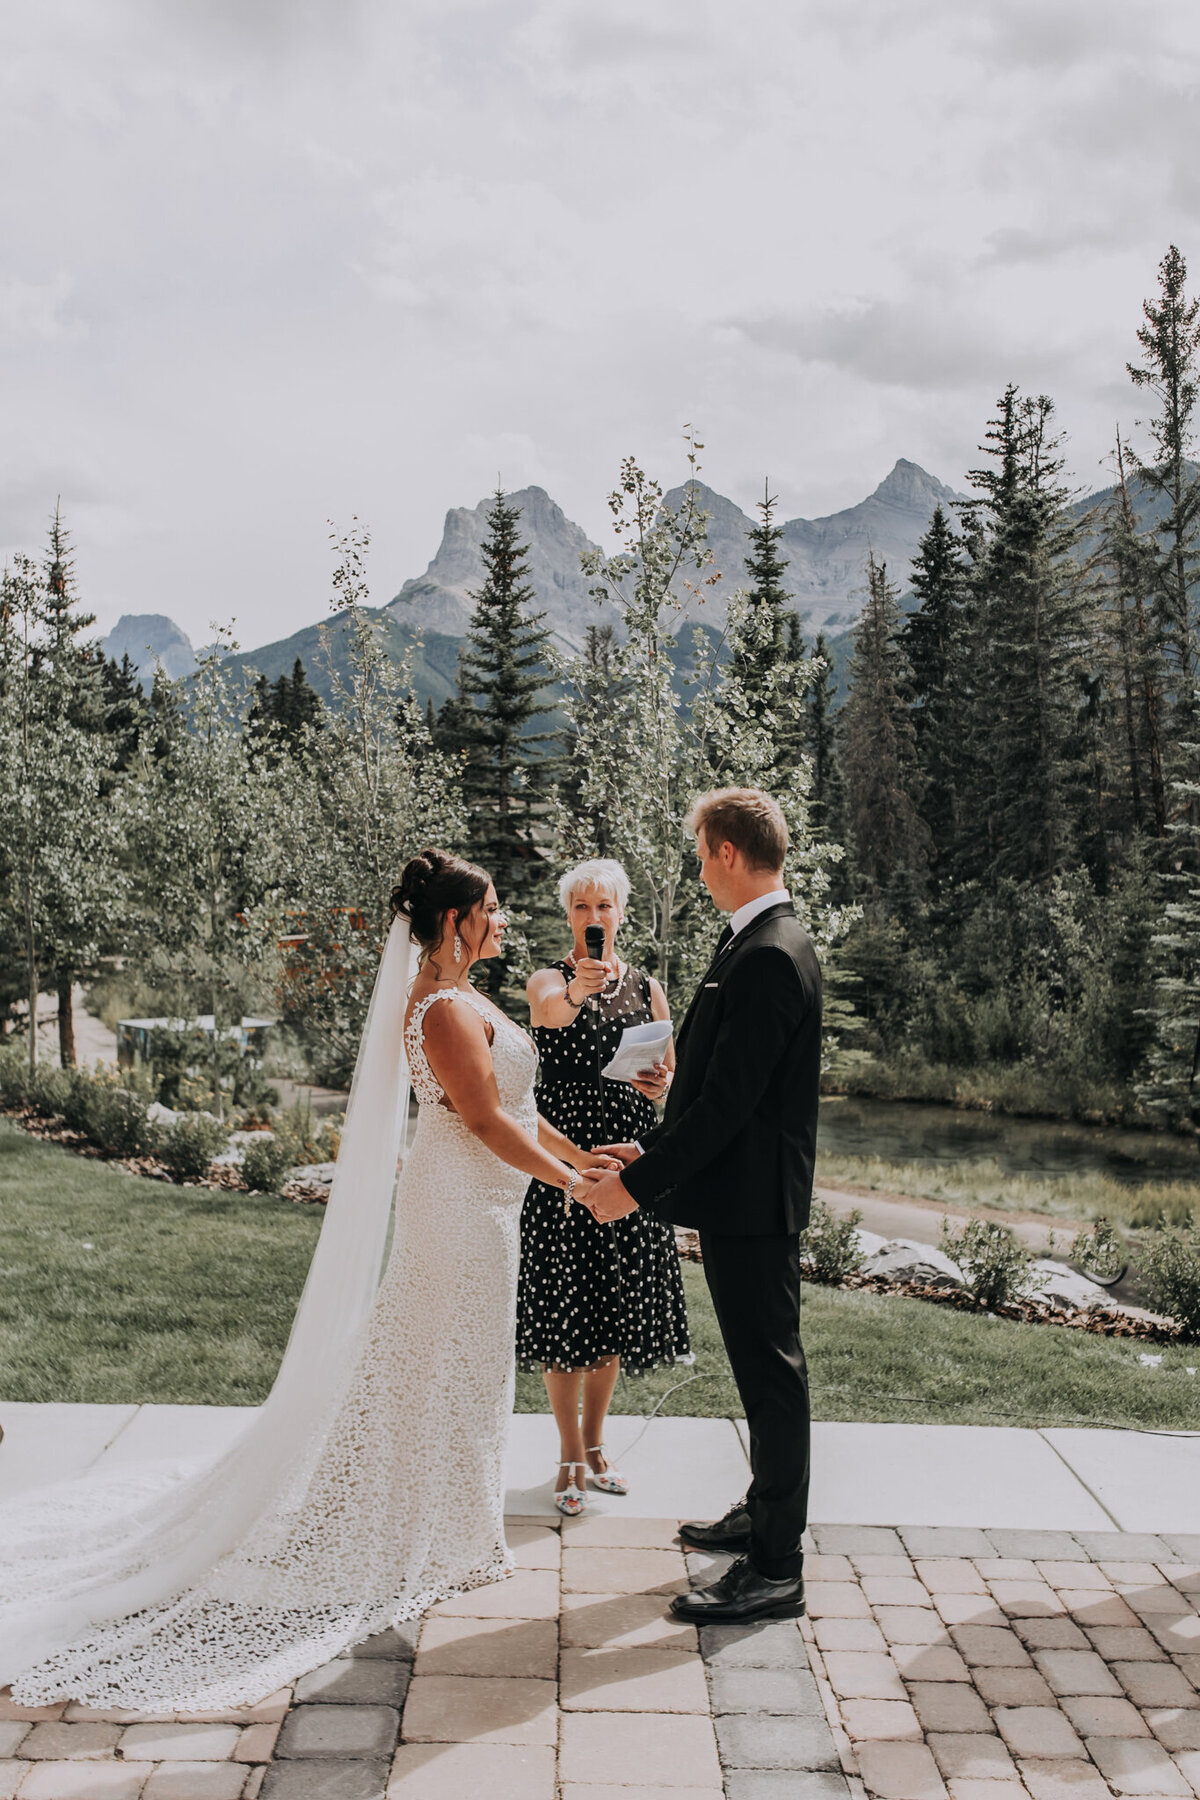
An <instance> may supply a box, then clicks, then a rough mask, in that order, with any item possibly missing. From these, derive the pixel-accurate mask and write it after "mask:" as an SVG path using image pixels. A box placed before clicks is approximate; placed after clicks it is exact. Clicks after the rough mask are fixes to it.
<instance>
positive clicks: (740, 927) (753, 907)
mask: <svg viewBox="0 0 1200 1800" xmlns="http://www.w3.org/2000/svg"><path fill="white" fill-rule="evenodd" d="M791 897H792V896H791V895H790V894H789V893H788V891H787V889H786V888H782V887H780V888H772V889H771V892H770V893H769V894H760V895H759V896H758V899H757V900H747V902H746V904H745V906H739V907H738V909H737V911H736V912H735V913H734V914H733V916H732V917H731V919H730V921H729V929H730V931H732V933H733V935H734V937H736V936H737V934H738V932H739V931H745V929H746V927H747V925H748V924H749V923H750V921H751V919H757V917H758V915H759V913H761V912H766V910H767V908H768V906H780V905H782V903H783V902H784V901H785V900H790V899H791Z"/></svg>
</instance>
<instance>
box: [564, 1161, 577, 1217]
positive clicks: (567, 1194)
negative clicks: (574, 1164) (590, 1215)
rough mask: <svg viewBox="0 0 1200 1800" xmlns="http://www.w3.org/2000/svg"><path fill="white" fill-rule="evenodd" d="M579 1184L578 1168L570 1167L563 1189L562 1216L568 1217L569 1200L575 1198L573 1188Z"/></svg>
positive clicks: (569, 1214) (569, 1212)
mask: <svg viewBox="0 0 1200 1800" xmlns="http://www.w3.org/2000/svg"><path fill="white" fill-rule="evenodd" d="M578 1186H579V1170H578V1169H572V1170H571V1173H570V1175H569V1176H568V1177H567V1185H566V1187H565V1188H564V1189H563V1217H564V1218H568V1219H569V1218H570V1216H571V1202H572V1201H573V1200H574V1198H575V1189H576V1188H577V1187H578Z"/></svg>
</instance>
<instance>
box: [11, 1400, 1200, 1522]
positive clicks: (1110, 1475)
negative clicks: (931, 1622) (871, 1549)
mask: <svg viewBox="0 0 1200 1800" xmlns="http://www.w3.org/2000/svg"><path fill="white" fill-rule="evenodd" d="M252 1417H253V1412H252V1409H250V1408H247V1407H237V1406H228V1407H221V1406H31V1405H17V1404H9V1405H5V1406H0V1421H2V1422H3V1424H4V1427H5V1430H6V1432H7V1436H6V1438H5V1441H4V1444H3V1446H0V1497H3V1496H5V1495H8V1494H13V1493H17V1492H19V1491H20V1490H22V1489H25V1488H30V1487H36V1486H39V1485H42V1484H44V1483H46V1482H48V1481H55V1480H62V1479H65V1478H67V1477H73V1476H76V1475H82V1474H85V1473H86V1472H87V1471H89V1470H102V1471H107V1470H110V1469H112V1468H114V1467H117V1466H120V1465H121V1464H125V1463H130V1462H136V1461H140V1460H146V1459H154V1458H159V1457H163V1458H177V1457H190V1456H207V1455H212V1456H215V1455H217V1454H218V1453H219V1452H220V1451H221V1450H223V1449H225V1448H226V1447H227V1446H228V1445H230V1444H232V1443H233V1442H235V1441H236V1438H237V1436H238V1433H239V1432H240V1431H242V1430H244V1429H245V1427H246V1425H247V1423H248V1422H249V1420H250V1419H251V1418H252ZM608 1439H609V1447H610V1450H611V1452H612V1456H613V1460H614V1461H615V1462H617V1463H618V1464H619V1465H620V1466H621V1467H622V1469H623V1470H624V1471H625V1473H626V1474H627V1475H628V1477H629V1479H630V1482H631V1484H632V1488H633V1493H632V1495H631V1502H632V1504H633V1505H634V1506H636V1510H637V1513H638V1516H639V1517H641V1518H657V1519H680V1518H703V1517H706V1516H708V1515H711V1514H717V1513H720V1512H723V1511H724V1509H725V1507H726V1506H727V1505H728V1504H729V1501H730V1500H731V1499H736V1498H737V1496H738V1495H739V1494H740V1493H742V1492H743V1491H744V1489H745V1486H746V1481H747V1468H748V1458H747V1445H746V1441H745V1427H744V1424H743V1423H742V1422H740V1421H737V1420H730V1419H690V1418H681V1419H667V1418H658V1419H652V1420H650V1421H649V1422H647V1421H645V1420H642V1419H638V1418H636V1417H631V1416H629V1415H627V1414H626V1415H620V1416H615V1417H613V1418H611V1419H610V1420H609V1427H608ZM557 1457H558V1439H557V1436H556V1434H555V1431H554V1426H553V1422H552V1420H551V1419H550V1418H549V1417H548V1416H547V1415H545V1414H542V1413H524V1414H518V1415H517V1416H516V1417H515V1418H514V1419H513V1428H512V1434H511V1438H510V1443H509V1453H508V1467H507V1487H508V1494H507V1509H508V1511H509V1513H510V1514H512V1515H514V1516H518V1517H522V1518H537V1517H545V1518H556V1517H557V1514H555V1513H554V1509H553V1506H552V1503H551V1500H550V1478H551V1473H552V1470H553V1466H554V1464H555V1462H556V1461H557ZM629 1510H630V1502H625V1501H621V1500H619V1499H612V1498H609V1497H606V1496H604V1495H597V1496H596V1497H595V1501H594V1504H593V1511H595V1512H597V1513H599V1514H600V1515H605V1514H612V1515H614V1516H617V1517H622V1516H624V1514H625V1513H626V1512H628V1511H629ZM811 1516H812V1518H813V1519H814V1520H815V1521H817V1522H818V1523H837V1524H843V1525H944V1526H960V1525H961V1526H974V1527H978V1528H981V1529H988V1528H991V1527H997V1528H1001V1529H1006V1530H1042V1531H1083V1532H1091V1531H1135V1532H1136V1531H1141V1532H1200V1431H1198V1432H1197V1434H1196V1435H1194V1436H1188V1435H1185V1434H1180V1433H1160V1432H1144V1431H1087V1430H1080V1431H1070V1430H1044V1431H1031V1430H1021V1429H1017V1428H1010V1427H992V1426H983V1425H839V1424H818V1425H816V1426H814V1427H813V1491H812V1507H811Z"/></svg>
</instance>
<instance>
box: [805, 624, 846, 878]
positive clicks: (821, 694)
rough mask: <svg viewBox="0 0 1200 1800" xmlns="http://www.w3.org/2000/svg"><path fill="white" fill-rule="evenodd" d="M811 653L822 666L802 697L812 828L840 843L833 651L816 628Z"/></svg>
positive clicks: (840, 791)
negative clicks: (804, 713) (804, 696)
mask: <svg viewBox="0 0 1200 1800" xmlns="http://www.w3.org/2000/svg"><path fill="white" fill-rule="evenodd" d="M813 656H814V657H815V658H816V659H817V660H818V661H819V662H820V664H821V667H820V670H819V671H818V673H817V674H816V675H815V676H814V678H813V680H812V681H811V683H810V684H809V689H808V693H807V695H806V700H805V712H806V719H805V745H804V747H805V750H806V751H807V754H808V756H809V758H810V761H811V765H812V791H811V794H810V796H809V800H810V805H811V807H812V820H813V828H814V830H817V831H819V832H820V833H821V835H822V836H823V837H825V838H826V839H827V840H829V841H830V842H832V843H840V842H841V841H842V837H843V834H844V830H845V817H844V815H845V798H846V795H845V783H844V781H843V778H842V765H841V758H840V754H839V750H838V728H837V713H836V711H835V706H836V702H837V686H836V683H835V681H834V675H833V652H832V650H831V649H830V647H829V640H828V638H827V637H826V636H825V633H824V632H823V631H818V633H817V636H816V641H815V642H814V644H813Z"/></svg>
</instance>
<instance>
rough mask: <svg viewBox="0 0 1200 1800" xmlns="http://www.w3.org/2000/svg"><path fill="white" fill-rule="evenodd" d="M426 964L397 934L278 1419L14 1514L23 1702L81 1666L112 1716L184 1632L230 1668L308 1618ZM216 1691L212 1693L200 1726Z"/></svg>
mask: <svg viewBox="0 0 1200 1800" xmlns="http://www.w3.org/2000/svg"><path fill="white" fill-rule="evenodd" d="M411 963H412V942H411V936H410V932H409V927H408V923H407V921H405V920H404V919H400V918H397V919H396V920H395V921H394V922H393V924H392V926H391V929H390V931H389V933H388V938H387V943H386V945H385V948H384V954H383V958H382V960H381V963H380V966H379V972H378V974H377V976H376V981H375V987H374V991H373V993H372V996H371V1003H370V1008H369V1010H368V1013H367V1021H366V1027H365V1029H364V1032H363V1037H362V1042H361V1044H360V1047H359V1053H358V1059H357V1063H356V1066H355V1071H354V1079H353V1082H352V1085H351V1090H350V1099H349V1104H348V1106H347V1111H346V1122H345V1127H344V1130H343V1133H342V1140H341V1146H340V1150H339V1154H338V1159H337V1165H336V1169H335V1173H334V1179H333V1186H332V1190H331V1192H330V1196H329V1202H328V1205H327V1207H326V1210H325V1217H324V1220H323V1222H322V1226H321V1234H320V1237H319V1239H318V1242H317V1248H316V1251H315V1253H314V1255H313V1259H312V1264H311V1266H310V1269H309V1273H308V1279H307V1281H306V1282H305V1285H304V1291H303V1294H302V1296H301V1299H300V1304H299V1307H298V1309H297V1312H296V1316H295V1320H294V1322H293V1325H292V1331H291V1336H290V1338H289V1340H288V1346H287V1350H286V1352H285V1354H284V1358H283V1362H282V1364H281V1365H280V1369H279V1373H278V1375H277V1376H276V1379H275V1384H274V1386H273V1387H272V1389H271V1393H270V1396H269V1398H268V1399H267V1401H266V1403H265V1405H264V1406H263V1407H262V1408H261V1409H260V1410H259V1411H258V1413H257V1414H254V1415H251V1418H250V1421H249V1423H248V1424H247V1426H246V1428H245V1430H244V1431H243V1432H242V1433H241V1434H240V1436H239V1437H238V1439H237V1441H236V1443H235V1444H234V1445H233V1447H232V1448H231V1449H230V1450H228V1451H227V1452H226V1453H225V1454H224V1455H222V1456H221V1457H220V1458H219V1460H217V1461H216V1462H215V1463H213V1462H211V1460H210V1461H209V1462H207V1463H204V1464H197V1462H196V1461H194V1460H192V1461H190V1462H175V1463H170V1464H168V1463H155V1464H143V1465H140V1466H139V1465H137V1464H132V1465H130V1466H128V1467H127V1468H124V1469H120V1470H116V1471H114V1473H113V1474H112V1475H111V1476H108V1477H107V1478H104V1477H101V1476H100V1475H99V1474H97V1475H95V1476H93V1477H91V1478H88V1479H84V1478H80V1479H78V1480H75V1481H71V1482H65V1483H60V1484H59V1485H58V1486H56V1487H54V1488H50V1489H43V1490H41V1491H40V1492H36V1493H28V1494H22V1495H19V1496H18V1497H17V1498H16V1499H15V1500H13V1501H11V1502H9V1503H8V1504H6V1505H3V1506H0V1685H3V1684H4V1683H6V1682H10V1681H11V1682H13V1683H14V1684H15V1691H16V1697H17V1698H18V1699H20V1700H22V1701H24V1702H26V1703H29V1704H36V1703H38V1702H39V1701H40V1700H42V1699H45V1698H49V1697H50V1696H52V1695H61V1694H62V1693H63V1692H64V1688H65V1686H69V1685H71V1683H72V1682H73V1680H74V1676H73V1671H74V1670H75V1669H76V1668H77V1667H79V1666H81V1663H80V1658H81V1656H82V1659H83V1664H85V1665H86V1667H87V1668H88V1670H89V1671H91V1672H92V1673H91V1676H90V1680H91V1686H92V1695H93V1701H92V1703H93V1704H97V1703H99V1702H98V1699H97V1698H96V1696H98V1695H100V1694H101V1693H103V1691H104V1689H105V1687H106V1686H107V1687H108V1688H109V1689H110V1690H111V1691H112V1692H114V1693H116V1692H118V1691H120V1690H121V1689H122V1687H123V1685H124V1683H123V1681H122V1679H121V1677H120V1676H119V1675H114V1676H113V1677H112V1678H111V1680H109V1679H107V1678H106V1677H105V1676H104V1674H103V1668H104V1666H105V1665H106V1664H110V1663H111V1664H112V1665H115V1667H116V1668H117V1669H121V1668H122V1667H127V1666H129V1665H130V1664H131V1663H138V1661H139V1658H143V1659H144V1661H145V1663H146V1666H149V1664H150V1663H151V1661H152V1660H153V1659H154V1657H155V1656H156V1654H157V1655H158V1657H159V1658H160V1660H161V1655H162V1650H161V1640H169V1637H170V1633H171V1630H172V1629H175V1630H176V1631H177V1632H178V1633H182V1634H189V1633H190V1634H191V1636H192V1637H193V1638H195V1637H199V1638H202V1639H204V1640H205V1641H206V1643H207V1646H208V1650H207V1654H208V1656H209V1658H210V1660H211V1661H213V1662H214V1663H215V1662H217V1661H219V1660H220V1659H221V1657H222V1655H223V1654H226V1655H227V1654H228V1649H229V1644H230V1642H231V1641H232V1634H236V1632H237V1631H239V1630H241V1631H243V1632H245V1631H246V1630H247V1629H249V1628H250V1626H251V1625H252V1623H253V1621H254V1620H255V1619H256V1618H262V1617H264V1616H265V1613H266V1612H268V1611H270V1609H272V1608H273V1607H274V1608H275V1609H276V1610H278V1608H279V1607H280V1606H283V1607H285V1608H286V1607H291V1608H292V1609H293V1619H294V1621H296V1620H297V1619H298V1617H299V1613H298V1612H297V1601H298V1599H301V1598H302V1596H301V1594H300V1587H301V1584H302V1582H301V1578H300V1577H299V1576H297V1578H296V1579H292V1577H291V1571H290V1570H288V1571H285V1570H284V1568H283V1566H282V1564H283V1562H284V1561H286V1558H282V1559H281V1556H280V1553H279V1550H278V1546H279V1545H280V1544H281V1543H283V1542H284V1541H286V1528H287V1527H288V1523H289V1521H290V1520H291V1519H293V1517H294V1514H295V1512H296V1510H297V1508H298V1507H300V1506H302V1504H303V1495H304V1493H305V1480H306V1474H307V1473H308V1472H309V1471H310V1470H311V1467H312V1466H313V1462H314V1458H315V1456H316V1455H317V1453H318V1449H319V1442H320V1426H321V1422H322V1421H325V1420H327V1419H329V1418H330V1417H331V1416H332V1414H333V1413H334V1411H335V1410H336V1408H337V1405H338V1402H339V1399H340V1398H341V1396H342V1395H343V1394H344V1393H345V1391H346V1388H347V1385H348V1383H349V1381H350V1379H351V1377H352V1374H353V1371H354V1367H355V1360H356V1356H357V1353H358V1349H359V1346H360V1344H361V1342H362V1338H363V1333H364V1328H365V1326H366V1323H367V1320H368V1317H369V1315H370V1312H371V1307H372V1303H373V1300H374V1297H375V1292H376V1289H377V1287H378V1284H379V1278H380V1274H381V1271H382V1268H383V1259H384V1254H385V1249H386V1245H387V1236H388V1227H389V1223H390V1216H391V1204H392V1193H393V1189H394V1186H395V1179H396V1163H397V1158H398V1155H399V1152H400V1150H401V1147H402V1144H403V1138H404V1130H405V1125H406V1122H407V1118H408V1098H409V1071H408V1065H407V1060H406V1057H405V1053H404V1011H405V1006H406V1002H407V996H408V990H409V986H410V982H411V974H412V970H411ZM272 1545H274V1546H276V1550H275V1551H274V1552H273V1551H272V1548H271V1547H272ZM276 1583H277V1584H278V1586H279V1588H280V1592H279V1593H276V1592H275V1590H274V1586H273V1584H276ZM299 1611H300V1612H302V1611H303V1607H302V1605H301V1606H300V1608H299ZM295 1628H299V1626H298V1625H296V1626H295ZM156 1639H159V1640H160V1648H159V1650H158V1651H157V1652H156V1651H155V1649H154V1645H155V1640H156ZM195 1648H196V1649H197V1650H199V1645H196V1646H195ZM285 1678H286V1677H285ZM136 1685H137V1684H136V1682H135V1684H134V1686H135V1688H136ZM275 1685H276V1686H278V1685H279V1683H278V1682H276V1683H275ZM203 1688H204V1682H203V1681H200V1682H199V1684H198V1687H197V1699H198V1701H199V1705H198V1707H197V1710H203V1709H204V1707H203ZM263 1691H266V1690H263ZM77 1697H79V1698H84V1697H85V1696H84V1695H83V1694H82V1693H81V1694H79V1695H78V1696H77ZM247 1697H248V1698H249V1699H254V1698H259V1697H261V1695H253V1694H251V1695H248V1696H247ZM182 1704H184V1703H181V1702H179V1701H178V1700H177V1701H176V1709H177V1710H178V1709H181V1706H182Z"/></svg>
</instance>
